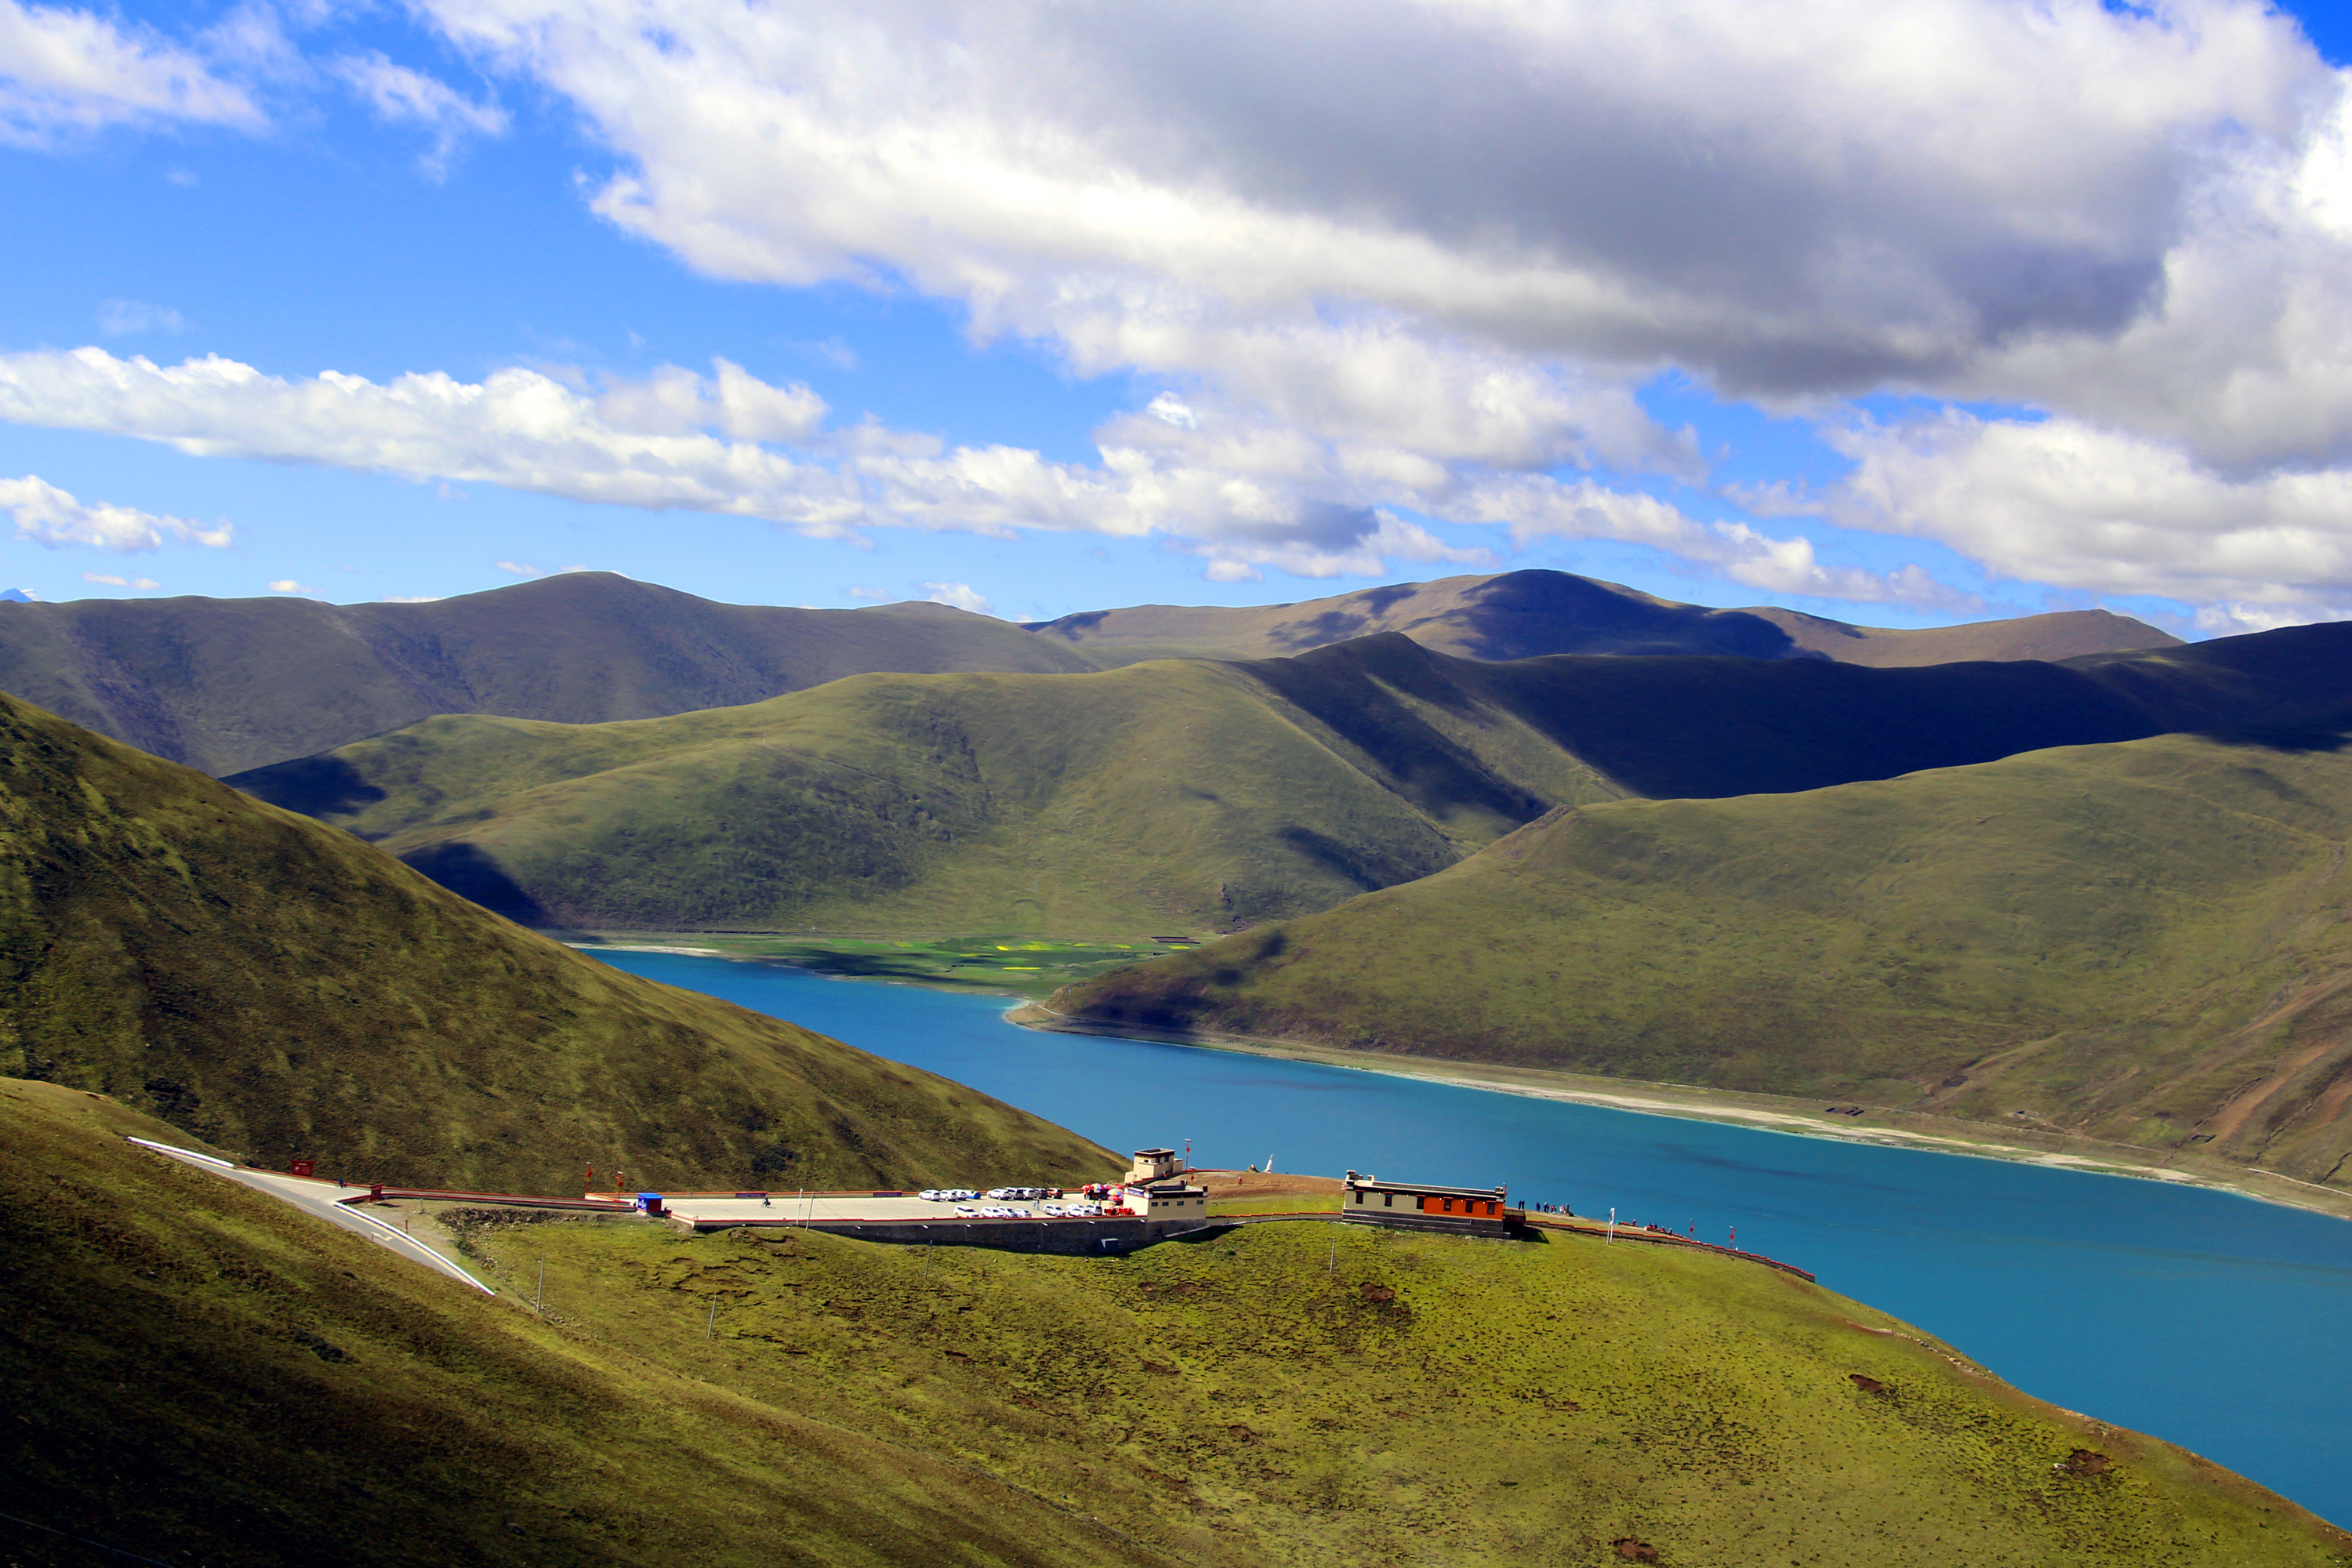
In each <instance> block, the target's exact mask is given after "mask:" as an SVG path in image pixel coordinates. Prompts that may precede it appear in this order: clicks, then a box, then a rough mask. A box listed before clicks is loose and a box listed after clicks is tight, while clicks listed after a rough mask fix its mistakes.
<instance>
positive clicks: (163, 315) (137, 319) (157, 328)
mask: <svg viewBox="0 0 2352 1568" xmlns="http://www.w3.org/2000/svg"><path fill="white" fill-rule="evenodd" d="M187 329H188V323H187V322H186V321H184V320H183V319H182V317H181V315H180V312H179V311H177V310H173V309H172V308H171V307H170V306H168V305H146V304H142V303H141V302H140V301H138V300H106V301H104V302H103V303H101V304H100V306H99V308H98V330H99V331H101V332H104V333H105V334H106V335H107V336H108V337H110V338H116V337H123V336H126V335H128V334H131V333H133V332H170V333H173V334H174V335H177V334H178V333H181V332H184V331H187Z"/></svg>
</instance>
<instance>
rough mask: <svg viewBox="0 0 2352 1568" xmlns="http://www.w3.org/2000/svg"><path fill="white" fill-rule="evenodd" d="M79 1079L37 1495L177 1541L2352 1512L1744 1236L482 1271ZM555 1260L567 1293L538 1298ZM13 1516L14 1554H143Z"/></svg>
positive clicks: (615, 1255) (1891, 1543)
mask: <svg viewBox="0 0 2352 1568" xmlns="http://www.w3.org/2000/svg"><path fill="white" fill-rule="evenodd" d="M88 1109H89V1111H90V1112H91V1113H92V1114H91V1115H89V1116H88V1117H85V1115H84V1114H83V1113H82V1112H81V1111H79V1110H76V1109H74V1108H73V1107H72V1106H71V1105H60V1104H58V1102H57V1101H56V1100H55V1099H53V1098H51V1099H44V1098H42V1097H39V1096H37V1095H31V1094H27V1093H26V1092H24V1091H23V1090H22V1089H18V1088H16V1087H14V1086H8V1085H5V1084H0V1241H5V1245H0V1281H5V1292H6V1299H7V1300H8V1302H9V1310H8V1311H7V1312H6V1313H5V1314H0V1381H5V1385H6V1386H7V1387H8V1389H9V1391H10V1401H9V1405H10V1415H11V1419H10V1420H9V1421H7V1422H5V1423H0V1512H5V1514H6V1515H8V1516H10V1518H11V1519H12V1520H15V1521H30V1522H31V1523H33V1524H36V1525H39V1526H45V1527H47V1529H49V1530H52V1531H68V1532H71V1533H73V1534H75V1535H79V1536H80V1537H82V1538H83V1539H85V1540H90V1541H95V1542H100V1543H101V1545H102V1546H104V1547H112V1548H117V1549H120V1550H122V1551H130V1552H141V1553H142V1554H149V1555H153V1556H157V1557H166V1556H168V1557H169V1558H170V1560H172V1561H175V1562H177V1561H191V1562H193V1561H202V1562H206V1563H236V1564H241V1565H247V1568H277V1565H279V1564H288V1565H291V1564H302V1565H305V1568H307V1565H308V1564H310V1563H318V1562H320V1561H322V1560H331V1561H334V1562H337V1563H351V1564H355V1565H370V1564H378V1563H381V1564H387V1565H389V1564H394V1563H399V1564H407V1563H501V1564H502V1563H515V1564H523V1563H530V1564H541V1565H550V1564H554V1565H570V1564H592V1563H636V1564H669V1563H677V1564H691V1565H693V1568H705V1565H709V1568H727V1565H733V1564H739V1563H740V1564H745V1565H749V1564H754V1563H758V1564H770V1563H809V1564H819V1563H822V1564H827V1565H840V1564H903V1565H906V1568H932V1565H933V1564H938V1563H961V1564H973V1565H975V1568H977V1565H983V1564H1001V1565H1007V1568H1010V1565H1014V1564H1020V1565H1027V1564H1040V1565H1043V1564H1074V1565H1075V1564H1095V1563H1101V1564H1105V1565H1108V1564H1122V1565H1125V1564H1136V1565H1142V1568H1150V1565H1153V1564H1161V1563H1169V1564H1173V1563H1191V1564H1194V1565H1196V1568H1265V1565H1267V1564H1280V1565H1297V1568H1330V1565H1334V1564H1339V1565H1355V1564H1363V1565H1367V1568H1370V1565H1373V1564H1388V1563H1432V1562H1443V1563H1450V1564H1457V1565H1460V1568H1505V1565H1511V1568H1517V1565H1520V1564H1526V1563H1547V1564H1558V1565H1559V1568H1603V1565H1608V1568H1619V1565H1622V1563H1628V1562H1635V1563H1642V1562H1649V1563H1662V1564H1666V1565H1675V1564H1707V1565H1709V1568H1766V1565H1770V1568H1780V1564H1783V1563H1789V1562H1791V1561H1795V1562H1798V1563H1803V1564H1808V1565H1811V1564H1815V1563H1818V1564H1822V1565H1823V1568H1884V1565H1885V1564H1887V1563H1910V1564H1954V1565H1958V1564H1961V1563H2016V1564H2033V1565H2037V1568H2038V1565H2042V1564H2049V1565H2056V1564H2060V1563H2064V1564H2068V1565H2080V1564H2113V1565H2116V1568H2123V1565H2126V1564H2129V1565H2131V1568H2154V1565H2174V1564H2177V1565H2198V1568H2305V1565H2308V1568H2321V1565H2323V1564H2340V1563H2343V1562H2345V1561H2346V1560H2347V1550H2352V1540H2347V1537H2346V1536H2345V1535H2344V1534H2343V1533H2342V1532H2340V1531H2336V1530H2333V1529H2331V1528H2329V1527H2328V1526H2327V1525H2326V1524H2324V1523H2322V1522H2321V1521H2317V1520H2315V1519H2314V1518H2313V1517H2312V1516H2311V1515H2310V1514H2308V1513H2306V1512H2305V1511H2304V1510H2300V1509H2297V1508H2296V1507H2294V1505H2293V1504H2291V1503H2289V1502H2287V1501H2285V1500H2283V1499H2280V1498H2278V1497H2276V1496H2275V1495H2273V1494H2271V1493H2268V1492H2265V1491H2263V1489H2260V1488H2258V1487H2255V1486H2253V1485H2252V1484H2251V1483H2249V1482H2247V1481H2245V1480H2244V1479H2241V1478H2239V1477H2236V1476H2233V1475H2231V1474H2230V1473H2229V1472H2227V1471H2224V1470H2221V1469H2220V1468H2216V1467H2214V1466H2212V1465H2210V1464H2208V1463H2206V1462H2205V1461H2203V1460H2200V1459H2198V1458H2194V1457H2192V1456H2190V1455H2188V1454H2185V1453H2183V1452H2182V1451H2180V1450H2179V1449H2177V1448H2174V1447H2169V1446H2168V1445H2167V1444H2164V1443H2161V1442H2158V1441H2156V1440H2154V1439H2151V1438H2147V1437H2144V1436H2138V1435H2137V1434H2134V1433H2131V1432H2126V1431H2122V1430H2118V1429H2116V1428H2115V1427H2111V1426H2105V1425H2103V1424H2101V1423H2099V1422H2097V1421H2095V1420H2094V1419H2090V1418H2087V1417H2084V1416H2081V1415H2070V1414H2068V1413H2065V1412H2062V1411H2059V1410H2056V1409H2053V1407H2051V1406H2049V1405H2043V1404H2041V1403H2039V1402H2038V1401H2035V1400H2032V1399H2030V1398H2027V1397H2025V1396H2023V1395H2021V1394H2019V1393H2018V1392H2017V1391H2015V1390H2013V1389H2011V1388H2009V1387H2007V1386H2006V1385H2004V1384H2001V1383H2000V1382H1999V1381H1998V1380H1997V1379H1995V1378H1993V1377H1991V1376H1990V1375H1989V1374H1988V1373H1985V1372H1983V1371H1982V1370H1981V1369H1979V1368H1977V1367H1975V1366H1973V1365H1971V1364H1969V1363H1968V1362H1967V1361H1966V1360H1965V1359H1964V1358H1962V1357H1960V1356H1958V1355H1957V1354H1956V1353H1954V1352H1951V1351H1949V1350H1948V1348H1947V1347H1945V1346H1942V1345H1939V1344H1937V1343H1936V1342H1933V1341H1931V1340H1928V1339H1927V1338H1926V1337H1925V1336H1922V1335H1918V1334H1916V1332H1915V1331H1910V1330H1908V1329H1906V1327H1905V1326H1904V1325H1902V1324H1899V1323H1897V1322H1895V1321H1892V1320H1890V1319H1887V1318H1886V1317H1885V1316H1884V1315H1883V1314H1880V1313H1877V1312H1874V1311H1873V1310H1870V1309H1868V1308H1866V1307H1864V1306H1861V1305H1859V1304H1858V1303H1855V1302H1853V1301H1851V1300H1845V1299H1844V1298H1842V1297H1839V1296H1837V1295H1835V1294H1834V1293H1832V1292H1831V1291H1829V1290H1826V1289H1821V1288H1819V1287H1816V1286H1811V1285H1807V1284H1805V1283H1804V1282H1802V1281H1801V1280H1798V1279H1792V1278H1791V1277H1790V1276H1788V1275H1785V1274H1779V1273H1775V1272H1772V1271H1770V1270H1769V1269H1765V1268H1758V1267H1756V1266H1753V1265H1748V1264H1742V1263H1738V1262H1735V1261H1732V1260H1729V1259H1725V1258H1714V1257H1708V1256H1706V1255H1685V1254H1678V1253H1675V1252H1674V1251H1671V1250H1668V1249H1665V1248H1662V1247H1635V1246H1631V1245H1624V1246H1618V1247H1609V1246H1606V1245H1604V1244H1602V1243H1600V1242H1597V1241H1590V1240H1583V1239H1579V1238H1569V1237H1561V1238H1559V1239H1555V1240H1551V1241H1549V1242H1542V1243H1528V1244H1516V1243H1497V1242H1474V1241H1461V1240H1456V1239H1453V1238H1443V1237H1407V1236H1402V1235H1397V1234H1391V1233H1373V1232H1368V1231H1360V1230H1353V1229H1350V1230H1348V1231H1345V1232H1338V1231H1337V1227H1329V1226H1322V1225H1314V1224H1293V1225H1280V1226H1255V1227H1252V1228H1249V1229H1246V1230H1243V1231H1239V1232H1236V1233H1232V1234H1229V1235H1227V1236H1225V1237H1219V1238H1216V1239H1213V1240H1206V1241H1201V1242H1194V1243H1191V1244H1169V1245H1162V1246H1160V1247H1152V1248H1150V1249H1147V1250H1145V1251H1144V1252H1141V1253H1139V1254H1136V1255H1134V1256H1132V1257H1129V1258H1118V1259H1087V1258H1040V1257H1024V1256H1018V1255H1012V1254H992V1253H987V1252H980V1251H966V1250H962V1249H957V1248H948V1247H941V1248H938V1249H936V1250H927V1249H921V1248H915V1247H899V1248H893V1247H879V1246H873V1245H867V1244H861V1243H856V1242H848V1241H843V1240H839V1239H836V1238H834V1237H826V1236H824V1235H822V1234H816V1235H810V1234H805V1233H801V1234H793V1233H784V1234H782V1235H781V1236H776V1237H772V1238H771V1239H751V1238H750V1237H748V1236H747V1235H746V1233H742V1232H736V1233H732V1234H730V1235H721V1236H713V1237H693V1238H688V1237H679V1236H677V1235H675V1234H673V1233H671V1232H669V1231H667V1229H665V1228H662V1227H658V1226H651V1225H646V1224H642V1223H640V1224H627V1223H622V1222H571V1221H566V1222H558V1223H553V1224H534V1225H528V1226H506V1227H498V1228H481V1229H475V1230H472V1231H470V1232H469V1233H468V1234H469V1235H470V1237H471V1243H470V1246H471V1249H472V1252H473V1258H474V1261H475V1264H476V1266H477V1267H478V1268H480V1269H481V1270H483V1271H484V1272H485V1273H487V1274H488V1277H489V1278H490V1279H492V1280H494V1281H496V1282H498V1283H499V1284H500V1285H501V1286H503V1287H505V1289H506V1294H505V1295H504V1297H502V1298H501V1299H498V1300H491V1299H488V1298H484V1297H482V1296H480V1295H479V1294H478V1293H476V1292H474V1291H471V1290H468V1289H466V1288H464V1287H462V1286H458V1285H456V1284H454V1283H452V1282H450V1281H447V1280H446V1279H441V1278H440V1277H438V1276H436V1275H433V1274H430V1273H428V1272H426V1271H425V1270H424V1269H421V1268H415V1267H414V1266H412V1265H409V1264H406V1263H404V1262H401V1261H400V1260H398V1259H396V1258H393V1257H392V1256H390V1255H389V1254H387V1253H385V1252H383V1251H382V1250H380V1249H378V1248H375V1247H370V1246H369V1245H367V1244H366V1243H365V1242H363V1241H361V1240H359V1239H358V1238H356V1237H351V1236H348V1235H346V1234H344V1233H342V1232H341V1231H337V1230H333V1229H331V1228H330V1227H328V1226H322V1225H320V1224H317V1223H316V1222H313V1221H311V1220H310V1219H308V1218H307V1217H306V1216H304V1215H299V1214H298V1213H296V1212H294V1211H292V1210H290V1209H288V1208H286V1207H284V1206H282V1205H277V1204H274V1203H272V1202H271V1201H270V1200H268V1199H267V1198H264V1197H261V1196H259V1195H258V1194H253V1193H249V1192H247V1191H246V1190H244V1189H242V1188H239V1187H236V1186H234V1185H232V1184H228V1183H226V1182H222V1181H219V1180H217V1179H216V1178H214V1177H211V1176H208V1175H205V1174H204V1173H200V1172H197V1171H194V1170H191V1169H188V1168H186V1167H184V1166H178V1165H173V1164H171V1163H167V1162H165V1161H163V1160H161V1159H160V1158H157V1157H154V1156H151V1155H146V1154H142V1153H140V1152H136V1151H134V1150H132V1149H131V1148H129V1147H128V1146H126V1145H125V1144H123V1143H122V1142H121V1141H120V1139H119V1138H118V1137H117V1136H115V1133H116V1131H118V1129H117V1128H116V1127H114V1126H111V1125H100V1124H99V1122H98V1121H97V1118H98V1117H99V1116H102V1115H104V1114H105V1113H106V1110H107V1108H104V1107H100V1106H96V1105H95V1104H94V1103H93V1104H91V1105H89V1107H88ZM1335 1232H1336V1234H1335ZM1334 1242H1336V1243H1337V1245H1336V1247H1335V1246H1333V1243H1334ZM542 1262H543V1267H544V1270H545V1292H546V1301H547V1309H548V1310H547V1315H546V1316H545V1317H544V1318H541V1317H538V1316H535V1315H534V1314H533V1313H532V1312H531V1311H530V1309H529V1308H528V1306H527V1305H525V1304H524V1301H525V1300H526V1299H527V1297H528V1296H529V1295H535V1294H536V1293H537V1291H538V1289H539V1281H540V1274H541V1267H542ZM94 1301H102V1302H104V1303H105V1310H103V1311H102V1312H100V1311H92V1310H90V1303H92V1302H94ZM706 1335H709V1337H708V1338H706ZM0 1531H14V1533H13V1534H11V1535H10V1536H8V1537H6V1539H7V1540H8V1541H9V1546H10V1551H9V1556H10V1559H11V1560H12V1561H15V1562H18V1563H74V1564H80V1563H94V1562H98V1561H104V1560H106V1559H105V1558H104V1557H102V1556H101V1555H100V1552H95V1551H90V1550H87V1549H84V1548H79V1547H75V1546H72V1545H70V1544H68V1543H65V1542H60V1541H59V1540H58V1538H56V1537H54V1536H50V1535H46V1534H42V1533H39V1532H37V1531H32V1530H29V1529H26V1528H25V1527H24V1526H21V1525H16V1524H8V1523H0ZM118 1560H119V1559H118Z"/></svg>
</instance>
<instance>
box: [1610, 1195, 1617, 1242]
mask: <svg viewBox="0 0 2352 1568" xmlns="http://www.w3.org/2000/svg"><path fill="white" fill-rule="evenodd" d="M1609 1239H1610V1240H1611V1241H1615V1240H1616V1239H1617V1205H1614V1204H1612V1205H1609Z"/></svg>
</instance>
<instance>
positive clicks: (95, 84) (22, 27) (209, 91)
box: [0, 0, 263, 148]
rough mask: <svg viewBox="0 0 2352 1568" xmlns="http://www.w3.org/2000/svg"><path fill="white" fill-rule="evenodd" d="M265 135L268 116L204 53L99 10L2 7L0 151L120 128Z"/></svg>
mask: <svg viewBox="0 0 2352 1568" xmlns="http://www.w3.org/2000/svg"><path fill="white" fill-rule="evenodd" d="M173 122H180V123H194V124H212V125H230V126H236V127H237V128H239V129H242V130H248V131H250V130H258V129H260V128H261V126H262V124H263V115H262V112H261V110H260V109H259V108H258V107H257V105H256V104H255V103H254V101H253V100H252V98H251V97H250V96H249V95H248V94H247V91H246V89H244V88H242V87H240V86H238V85H237V84H236V83H235V82H234V81H231V80H229V79H226V78H225V77H224V76H223V75H221V74H219V72H218V71H217V70H216V68H215V65H214V64H213V62H212V61H210V60H209V59H207V58H205V55H203V54H202V53H199V52H197V51H195V50H193V49H190V48H188V47H184V46H183V45H180V44H176V43H173V42H172V41H171V40H169V39H166V38H164V37H162V36H160V35H158V34H156V33H154V32H152V30H150V29H147V28H142V27H135V26H124V25H122V24H121V23H119V22H117V21H115V20H114V19H112V18H110V17H109V16H103V15H101V14H100V13H99V12H97V11H94V10H77V9H74V8H72V7H70V6H63V5H54V6H53V5H22V4H20V3H19V0H0V144H5V145H8V146H16V147H30V148H42V147H48V146H52V145H55V144H56V143H57V142H58V141H59V140H60V139H61V138H65V137H68V136H72V135H76V134H86V133H88V132H95V131H100V130H104V129H105V128H107V127H109V126H114V125H133V126H139V125H162V124H169V123H173Z"/></svg>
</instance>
